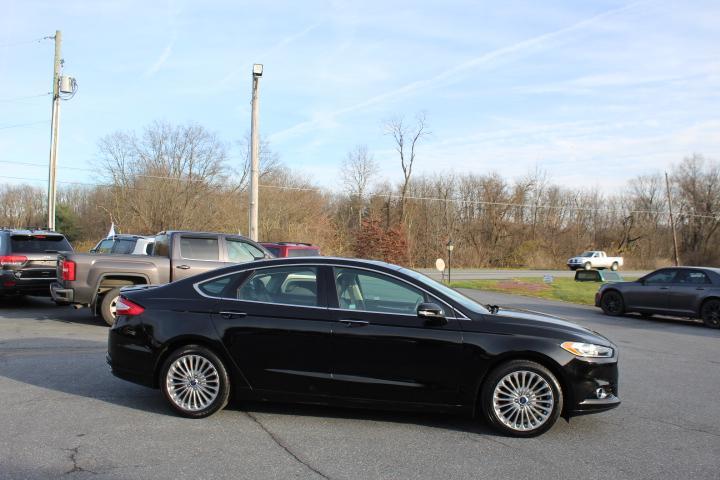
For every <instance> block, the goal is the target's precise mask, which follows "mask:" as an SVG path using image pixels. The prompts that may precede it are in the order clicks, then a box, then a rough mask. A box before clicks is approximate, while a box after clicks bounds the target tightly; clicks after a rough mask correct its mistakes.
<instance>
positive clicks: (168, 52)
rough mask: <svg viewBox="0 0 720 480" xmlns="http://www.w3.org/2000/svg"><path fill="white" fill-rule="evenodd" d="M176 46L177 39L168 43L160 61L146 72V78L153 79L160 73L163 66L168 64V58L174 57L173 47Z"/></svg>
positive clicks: (159, 58)
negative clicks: (152, 77)
mask: <svg viewBox="0 0 720 480" xmlns="http://www.w3.org/2000/svg"><path fill="white" fill-rule="evenodd" d="M174 45H175V39H173V40H171V41H170V43H168V44H167V45H166V46H165V48H164V49H163V51H162V53H161V54H160V56H159V57H158V59H157V60H156V61H155V63H153V64H152V65H150V67H149V68H148V69H147V70H145V76H146V77H151V76H153V75H155V74H156V73H157V72H159V71H160V69H161V68H162V66H163V65H165V62H167V60H168V58H170V55H172V50H173V46H174Z"/></svg>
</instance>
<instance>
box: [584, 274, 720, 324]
mask: <svg viewBox="0 0 720 480" xmlns="http://www.w3.org/2000/svg"><path fill="white" fill-rule="evenodd" d="M595 306H597V307H600V308H602V311H603V312H604V313H605V314H607V315H613V316H617V315H622V314H624V313H630V312H637V313H640V314H643V315H645V316H650V315H653V314H664V315H673V316H681V317H691V318H702V320H703V322H704V323H705V325H707V326H708V327H711V328H720V269H717V268H707V267H673V268H661V269H660V270H656V271H654V272H651V273H649V274H647V275H645V276H644V277H642V278H639V279H638V280H637V281H634V282H619V283H610V284H607V285H603V286H602V287H600V289H599V290H598V292H597V293H596V294H595Z"/></svg>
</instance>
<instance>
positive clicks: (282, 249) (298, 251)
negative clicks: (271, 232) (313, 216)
mask: <svg viewBox="0 0 720 480" xmlns="http://www.w3.org/2000/svg"><path fill="white" fill-rule="evenodd" d="M260 245H262V246H263V247H265V248H266V249H267V250H269V251H270V253H272V254H273V255H275V256H276V257H278V258H281V257H317V256H319V255H320V247H318V246H316V245H311V244H309V243H292V242H262V243H260Z"/></svg>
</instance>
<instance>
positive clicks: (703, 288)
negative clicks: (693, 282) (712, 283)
mask: <svg viewBox="0 0 720 480" xmlns="http://www.w3.org/2000/svg"><path fill="white" fill-rule="evenodd" d="M695 290H705V287H697V288H696V289H695Z"/></svg>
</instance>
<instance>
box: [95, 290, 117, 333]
mask: <svg viewBox="0 0 720 480" xmlns="http://www.w3.org/2000/svg"><path fill="white" fill-rule="evenodd" d="M118 297H120V287H118V288H113V289H112V290H110V291H109V292H107V293H106V294H105V295H104V296H103V299H102V302H101V303H100V315H102V318H103V320H105V323H107V324H108V326H110V327H112V326H113V325H115V318H116V315H115V305H117V301H118Z"/></svg>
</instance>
